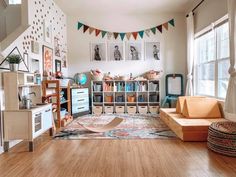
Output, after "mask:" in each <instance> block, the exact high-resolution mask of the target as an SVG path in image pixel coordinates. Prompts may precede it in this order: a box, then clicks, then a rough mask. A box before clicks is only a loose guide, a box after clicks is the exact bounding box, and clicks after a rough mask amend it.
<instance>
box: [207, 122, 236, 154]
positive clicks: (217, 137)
mask: <svg viewBox="0 0 236 177" xmlns="http://www.w3.org/2000/svg"><path fill="white" fill-rule="evenodd" d="M207 145H208V148H209V149H211V150H212V151H215V152H217V153H220V154H223V155H227V156H233V157H236V122H230V121H226V122H214V123H212V124H211V125H210V127H209V132H208V138H207Z"/></svg>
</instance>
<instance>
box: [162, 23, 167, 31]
mask: <svg viewBox="0 0 236 177" xmlns="http://www.w3.org/2000/svg"><path fill="white" fill-rule="evenodd" d="M163 26H164V28H165V29H166V30H168V22H166V23H164V24H163Z"/></svg>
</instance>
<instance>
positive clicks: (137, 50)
mask: <svg viewBox="0 0 236 177" xmlns="http://www.w3.org/2000/svg"><path fill="white" fill-rule="evenodd" d="M126 53H127V60H141V59H142V43H141V42H128V43H127V46H126Z"/></svg>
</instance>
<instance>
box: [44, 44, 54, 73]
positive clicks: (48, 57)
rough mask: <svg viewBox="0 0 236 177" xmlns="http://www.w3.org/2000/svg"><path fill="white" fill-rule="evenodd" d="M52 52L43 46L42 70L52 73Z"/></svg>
mask: <svg viewBox="0 0 236 177" xmlns="http://www.w3.org/2000/svg"><path fill="white" fill-rule="evenodd" d="M52 65H53V50H52V49H51V48H49V47H47V46H45V45H43V70H44V71H47V72H53V66H52Z"/></svg>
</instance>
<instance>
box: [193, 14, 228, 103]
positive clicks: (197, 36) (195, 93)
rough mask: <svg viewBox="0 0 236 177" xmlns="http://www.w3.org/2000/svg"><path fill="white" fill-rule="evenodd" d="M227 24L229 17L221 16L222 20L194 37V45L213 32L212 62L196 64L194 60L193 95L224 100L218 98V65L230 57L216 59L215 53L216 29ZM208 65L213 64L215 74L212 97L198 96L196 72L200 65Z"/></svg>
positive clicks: (216, 45)
mask: <svg viewBox="0 0 236 177" xmlns="http://www.w3.org/2000/svg"><path fill="white" fill-rule="evenodd" d="M228 22H229V17H228V14H227V15H225V16H223V17H222V18H220V19H219V20H217V21H216V22H214V23H212V24H211V25H209V26H207V27H206V28H204V29H203V30H201V31H200V32H198V33H196V34H195V36H194V43H195V44H196V40H197V39H198V38H200V37H202V36H204V35H206V34H207V33H210V32H212V31H213V33H214V43H215V45H214V60H211V61H206V62H203V63H200V64H199V63H197V60H196V58H195V59H194V67H193V70H194V71H193V75H194V80H193V84H194V87H193V88H194V95H201V96H206V97H212V98H217V99H219V100H224V99H225V98H223V97H219V93H218V91H219V90H218V84H219V63H220V62H222V61H226V60H230V56H229V57H225V58H220V59H219V58H218V57H217V52H218V48H217V47H218V43H217V42H218V41H217V29H218V27H220V26H222V25H224V24H225V23H228ZM194 52H195V56H197V54H196V52H197V50H196V45H195V49H194ZM209 63H214V65H215V67H214V69H215V73H214V96H212V95H207V94H199V93H198V89H197V87H198V81H199V79H198V78H199V77H198V70H199V67H200V65H206V64H209Z"/></svg>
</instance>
